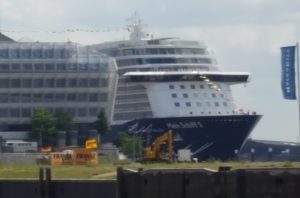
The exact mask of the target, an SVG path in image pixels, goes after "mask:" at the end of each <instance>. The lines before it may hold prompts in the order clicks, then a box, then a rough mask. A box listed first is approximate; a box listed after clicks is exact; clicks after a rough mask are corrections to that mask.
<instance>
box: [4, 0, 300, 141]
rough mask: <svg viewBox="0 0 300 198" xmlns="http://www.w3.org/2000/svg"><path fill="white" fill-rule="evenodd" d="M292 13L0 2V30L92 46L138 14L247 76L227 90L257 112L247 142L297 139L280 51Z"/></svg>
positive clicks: (289, 36)
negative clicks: (283, 81) (248, 75)
mask: <svg viewBox="0 0 300 198" xmlns="http://www.w3.org/2000/svg"><path fill="white" fill-rule="evenodd" d="M299 8H300V0H284V1H283V0H209V1H207V0H205V1H204V0H184V1H183V0H151V1H146V0H101V1H100V0H84V1H83V0H0V30H1V31H2V33H4V34H6V35H7V36H9V37H11V38H13V39H15V40H20V41H30V40H32V41H40V42H43V41H50V42H53V41H55V42H56V41H59V42H61V41H62V42H65V41H68V40H70V41H73V42H78V43H81V44H95V43H101V42H105V41H116V40H122V39H127V38H128V32H127V31H126V30H125V29H126V28H125V27H126V25H128V24H129V21H128V18H130V17H131V16H132V15H133V13H135V12H138V13H139V15H140V17H141V18H142V20H143V22H144V23H145V24H146V30H147V31H149V32H151V33H152V34H153V35H154V37H179V38H182V39H189V40H197V41H202V42H204V43H205V44H206V45H207V46H208V48H209V50H211V51H212V53H214V54H215V55H216V57H217V60H218V63H219V65H220V69H221V70H222V71H245V72H250V73H251V74H252V75H251V81H250V82H249V83H248V84H247V85H236V86H234V87H232V89H233V95H234V98H235V101H236V104H237V106H238V107H240V108H243V109H249V110H254V111H256V112H257V113H258V114H262V115H263V118H262V119H261V121H260V122H259V123H258V124H257V126H256V127H255V128H254V130H253V132H252V133H251V138H254V139H262V140H278V141H292V142H296V141H299V140H300V138H299V114H298V112H299V111H298V109H299V108H298V103H297V101H296V100H285V99H283V97H282V92H281V87H280V82H281V79H280V78H281V71H280V69H281V66H280V47H282V46H288V45H295V44H296V43H297V42H298V41H299V39H300V26H299V24H300V12H299ZM71 29H72V30H78V31H75V32H68V31H67V30H71ZM96 30H97V32H96ZM91 31H94V32H91Z"/></svg>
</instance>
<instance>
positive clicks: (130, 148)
mask: <svg viewBox="0 0 300 198" xmlns="http://www.w3.org/2000/svg"><path fill="white" fill-rule="evenodd" d="M119 142H120V148H121V151H122V152H123V153H125V154H126V155H127V156H129V157H133V158H136V157H137V156H141V154H142V152H143V146H142V138H141V137H140V136H134V135H130V134H128V133H120V134H119Z"/></svg>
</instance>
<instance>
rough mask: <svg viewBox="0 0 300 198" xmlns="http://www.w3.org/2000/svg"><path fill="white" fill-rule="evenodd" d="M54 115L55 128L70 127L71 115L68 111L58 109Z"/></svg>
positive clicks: (63, 129)
mask: <svg viewBox="0 0 300 198" xmlns="http://www.w3.org/2000/svg"><path fill="white" fill-rule="evenodd" d="M54 117H55V126H56V129H57V130H62V131H68V130H70V129H71V128H72V123H73V117H72V116H71V115H70V114H69V113H68V112H65V111H58V112H56V113H55V116H54Z"/></svg>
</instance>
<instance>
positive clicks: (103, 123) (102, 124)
mask: <svg viewBox="0 0 300 198" xmlns="http://www.w3.org/2000/svg"><path fill="white" fill-rule="evenodd" d="M95 125H96V129H97V131H98V133H99V134H105V133H107V132H108V131H109V124H108V121H107V118H106V115H105V112H104V111H103V110H101V111H100V112H99V113H98V115H97V120H96V121H95Z"/></svg>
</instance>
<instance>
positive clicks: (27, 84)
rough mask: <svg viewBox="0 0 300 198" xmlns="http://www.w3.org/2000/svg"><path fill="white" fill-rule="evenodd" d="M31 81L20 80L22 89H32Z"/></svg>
mask: <svg viewBox="0 0 300 198" xmlns="http://www.w3.org/2000/svg"><path fill="white" fill-rule="evenodd" d="M31 84H32V80H31V79H22V87H23V88H31V87H32V85H31Z"/></svg>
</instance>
